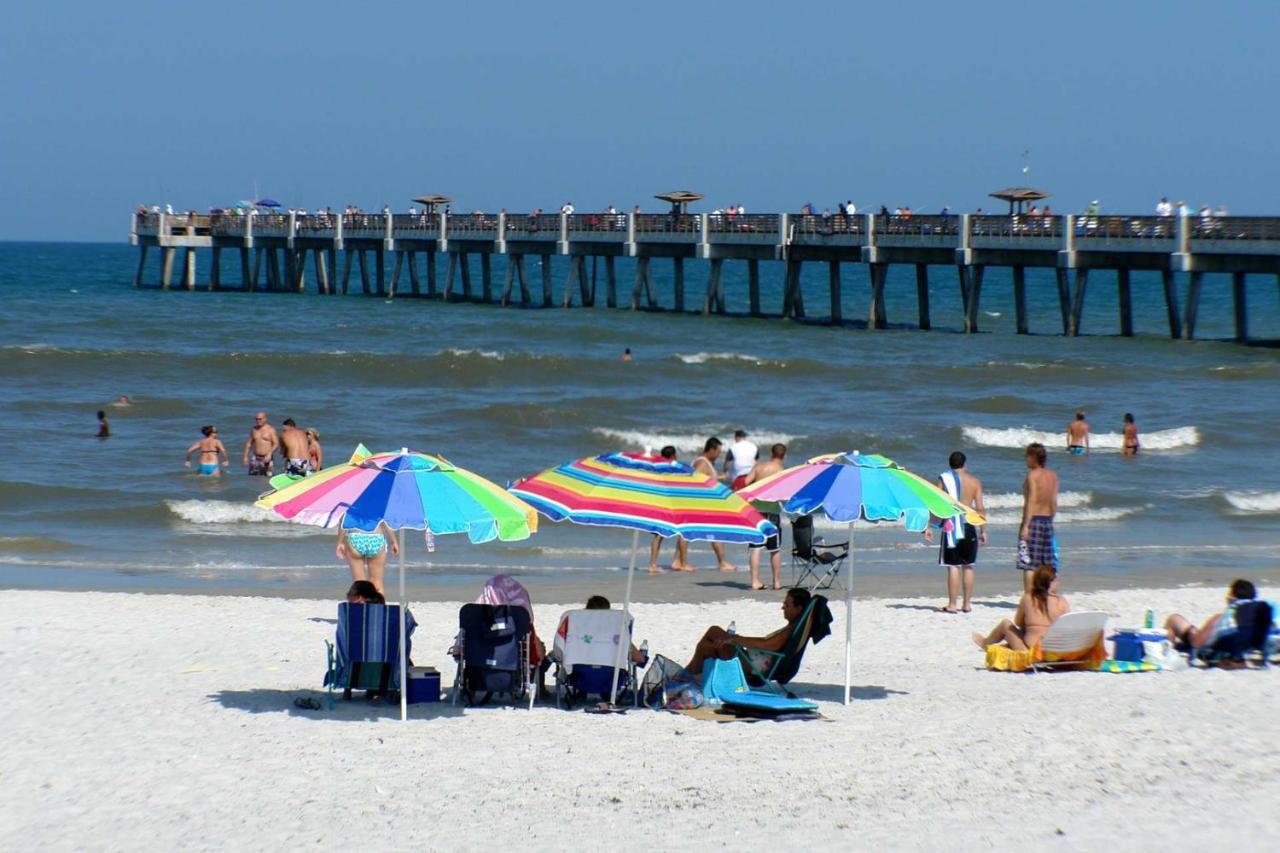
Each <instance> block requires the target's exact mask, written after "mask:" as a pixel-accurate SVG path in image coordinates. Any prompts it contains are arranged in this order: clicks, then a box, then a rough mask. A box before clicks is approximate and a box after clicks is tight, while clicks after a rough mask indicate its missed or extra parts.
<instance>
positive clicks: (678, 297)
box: [671, 258, 715, 314]
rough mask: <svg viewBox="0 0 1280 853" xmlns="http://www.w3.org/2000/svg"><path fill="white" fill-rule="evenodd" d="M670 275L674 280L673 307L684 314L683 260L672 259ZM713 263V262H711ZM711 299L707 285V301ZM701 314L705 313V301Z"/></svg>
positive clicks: (709, 286)
mask: <svg viewBox="0 0 1280 853" xmlns="http://www.w3.org/2000/svg"><path fill="white" fill-rule="evenodd" d="M671 263H672V265H673V266H672V275H673V276H674V280H675V284H674V287H675V296H674V299H675V305H674V308H675V310H676V311H677V312H679V313H684V258H672V259H671ZM712 263H715V261H712ZM710 298H711V285H709V284H708V285H707V299H710ZM702 313H703V314H705V313H707V306H706V301H705V300H704V302H703V306H702Z"/></svg>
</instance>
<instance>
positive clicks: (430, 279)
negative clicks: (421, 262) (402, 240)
mask: <svg viewBox="0 0 1280 853" xmlns="http://www.w3.org/2000/svg"><path fill="white" fill-rule="evenodd" d="M439 295H440V293H439V290H438V288H437V286H436V253H435V252H433V251H431V250H427V298H428V299H434V298H436V297H437V296H439Z"/></svg>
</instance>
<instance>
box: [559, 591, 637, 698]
mask: <svg viewBox="0 0 1280 853" xmlns="http://www.w3.org/2000/svg"><path fill="white" fill-rule="evenodd" d="M626 616H627V614H625V613H623V612H622V611H621V610H569V611H567V612H566V613H565V614H564V615H563V616H561V617H560V625H559V627H558V628H556V636H555V640H554V641H553V642H552V653H551V656H552V658H553V659H554V660H555V665H556V671H555V677H556V707H557V708H558V707H561V706H562V705H563V706H564V707H569V708H572V707H573V705H574V703H576V702H578V701H581V700H583V699H585V698H586V697H588V696H593V695H595V696H600V697H602V698H603V699H604V700H606V701H607V700H608V699H609V696H610V693H611V691H612V690H613V687H614V683H615V682H616V684H617V686H618V694H619V695H621V694H623V693H625V692H628V691H630V692H631V694H632V701H633V702H638V698H637V697H638V692H637V691H636V689H635V687H636V666H635V663H634V662H632V660H631V629H632V623H629V622H628V621H627V619H626ZM619 646H621V648H622V668H621V669H619V668H618V667H617V661H618V657H617V655H618V649H619Z"/></svg>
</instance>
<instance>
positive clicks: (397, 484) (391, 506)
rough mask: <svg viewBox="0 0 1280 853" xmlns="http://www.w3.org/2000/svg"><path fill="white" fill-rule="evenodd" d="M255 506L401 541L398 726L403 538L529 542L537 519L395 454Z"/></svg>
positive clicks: (452, 473) (490, 490)
mask: <svg viewBox="0 0 1280 853" xmlns="http://www.w3.org/2000/svg"><path fill="white" fill-rule="evenodd" d="M257 506H259V507H262V508H264V509H269V510H271V511H273V512H275V513H276V514H278V515H279V516H281V517H282V518H286V519H289V520H290V521H294V522H297V523H299V524H311V525H315V526H317V527H335V526H337V525H338V524H340V523H341V524H343V526H344V527H347V528H350V529H355V530H366V531H370V532H372V531H375V530H377V529H378V526H379V525H381V524H383V523H385V524H386V525H387V526H388V527H390V528H391V529H392V530H395V531H398V532H399V533H400V719H402V720H403V719H406V718H407V716H408V710H407V706H406V702H407V698H406V697H407V693H406V688H407V684H406V677H407V674H406V671H405V647H404V646H405V624H404V623H405V615H404V610H405V594H404V531H405V530H423V531H426V533H427V534H428V543H430V541H431V540H430V537H431V536H433V535H435V534H445V533H465V534H467V538H468V539H469V540H470V541H471V542H473V543H480V542H489V541H492V540H494V539H498V540H501V541H503V542H510V541H518V540H521V539H527V538H529V536H530V534H532V533H533V532H535V531H536V530H537V529H538V515H537V513H536V512H534V510H533V508H532V507H530V506H529V505H527V504H525V503H524V502H523V501H522V500H520V499H519V498H517V497H515V496H513V495H511V494H509V493H507V492H506V491H504V490H503V489H502V487H500V486H498V485H497V484H495V483H491V482H489V481H488V480H486V479H484V478H483V477H481V476H479V475H478V474H474V473H472V472H471V471H467V470H466V469H464V468H459V467H457V466H456V465H453V464H451V463H450V462H448V461H447V460H445V459H444V458H442V457H439V456H432V455H429V454H426V453H419V452H416V451H414V452H411V451H409V450H407V449H401V450H400V452H398V453H372V454H367V455H365V454H361V453H360V452H359V451H357V453H356V454H354V455H353V456H352V459H351V461H350V462H347V463H346V464H343V465H337V466H334V467H333V468H326V469H324V470H323V471H320V472H319V473H317V474H313V475H311V476H310V477H307V478H305V479H302V480H299V481H297V482H295V483H291V484H289V485H287V486H285V487H284V488H281V489H277V490H275V491H272V492H268V493H267V494H265V495H263V496H262V497H260V498H259V499H258V502H257Z"/></svg>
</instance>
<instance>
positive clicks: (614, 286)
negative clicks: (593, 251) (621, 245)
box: [520, 255, 618, 308]
mask: <svg viewBox="0 0 1280 853" xmlns="http://www.w3.org/2000/svg"><path fill="white" fill-rule="evenodd" d="M604 279H605V291H606V296H605V298H606V300H607V303H606V304H607V305H608V306H609V307H610V308H617V307H618V269H617V267H616V266H615V264H614V257H613V255H605V256H604ZM520 281H521V286H522V287H523V283H524V279H523V278H521V279H520Z"/></svg>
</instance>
